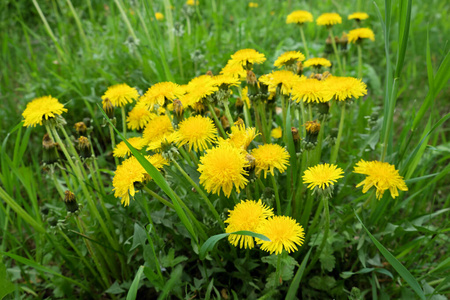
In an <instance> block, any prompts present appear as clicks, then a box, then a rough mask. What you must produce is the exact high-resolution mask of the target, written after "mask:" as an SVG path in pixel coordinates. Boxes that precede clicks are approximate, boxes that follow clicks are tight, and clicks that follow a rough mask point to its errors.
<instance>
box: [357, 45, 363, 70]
mask: <svg viewBox="0 0 450 300" xmlns="http://www.w3.org/2000/svg"><path fill="white" fill-rule="evenodd" d="M357 48H358V79H362V48H361V43H358V45H357Z"/></svg>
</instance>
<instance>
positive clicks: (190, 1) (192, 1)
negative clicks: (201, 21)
mask: <svg viewBox="0 0 450 300" xmlns="http://www.w3.org/2000/svg"><path fill="white" fill-rule="evenodd" d="M198 4H199V0H187V1H186V5H189V6H194V5H198Z"/></svg>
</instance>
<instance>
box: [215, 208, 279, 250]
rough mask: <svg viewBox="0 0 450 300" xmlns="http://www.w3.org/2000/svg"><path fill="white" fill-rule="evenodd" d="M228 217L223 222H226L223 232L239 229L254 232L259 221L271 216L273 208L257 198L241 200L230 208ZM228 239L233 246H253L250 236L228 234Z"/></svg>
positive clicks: (250, 247) (259, 223)
mask: <svg viewBox="0 0 450 300" xmlns="http://www.w3.org/2000/svg"><path fill="white" fill-rule="evenodd" d="M228 213H229V215H228V218H227V219H226V220H225V222H224V223H228V226H227V228H225V232H227V233H231V232H236V231H241V230H247V231H253V232H256V231H257V229H258V227H259V226H260V225H261V223H262V222H263V221H264V220H266V218H268V217H271V216H273V209H272V208H269V207H267V206H266V205H265V204H263V203H262V202H261V200H258V202H256V201H255V200H247V201H241V202H240V203H238V204H236V206H235V207H234V208H233V209H232V210H230V211H229V212H228ZM228 241H229V242H230V243H231V244H232V245H233V246H235V247H237V246H238V245H239V247H240V248H245V249H247V248H248V249H252V248H253V247H254V246H255V243H254V239H253V237H251V236H247V235H240V234H230V235H229V236H228Z"/></svg>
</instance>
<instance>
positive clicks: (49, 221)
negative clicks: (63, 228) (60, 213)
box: [47, 217, 58, 228]
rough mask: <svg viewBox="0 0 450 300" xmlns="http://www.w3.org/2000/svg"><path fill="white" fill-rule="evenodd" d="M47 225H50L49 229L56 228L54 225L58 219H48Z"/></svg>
mask: <svg viewBox="0 0 450 300" xmlns="http://www.w3.org/2000/svg"><path fill="white" fill-rule="evenodd" d="M47 222H48V225H50V227H52V228H53V227H56V225H57V224H58V219H57V218H55V217H50V218H48V219H47Z"/></svg>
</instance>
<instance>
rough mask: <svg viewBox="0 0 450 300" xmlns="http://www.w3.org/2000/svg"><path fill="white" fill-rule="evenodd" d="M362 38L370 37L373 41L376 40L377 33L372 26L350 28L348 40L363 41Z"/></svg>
mask: <svg viewBox="0 0 450 300" xmlns="http://www.w3.org/2000/svg"><path fill="white" fill-rule="evenodd" d="M362 39H369V40H371V41H375V34H374V33H373V31H372V29H370V28H356V29H353V30H350V32H349V33H348V41H349V42H350V43H356V42H359V41H361V40H362Z"/></svg>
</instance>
